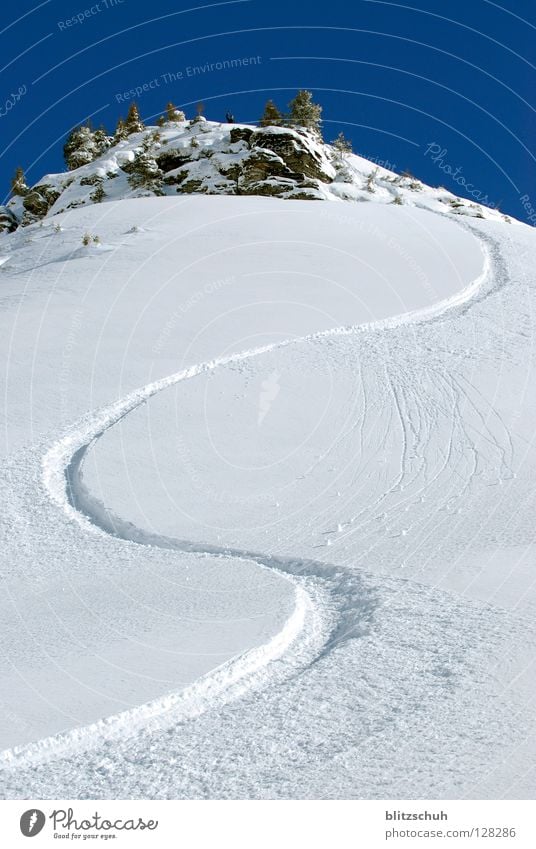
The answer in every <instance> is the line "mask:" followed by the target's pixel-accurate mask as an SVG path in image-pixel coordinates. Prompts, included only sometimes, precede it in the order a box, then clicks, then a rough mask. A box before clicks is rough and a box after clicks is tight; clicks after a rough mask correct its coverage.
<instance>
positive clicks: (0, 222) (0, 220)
mask: <svg viewBox="0 0 536 849" xmlns="http://www.w3.org/2000/svg"><path fill="white" fill-rule="evenodd" d="M18 226H19V221H18V219H17V217H16V215H14V213H13V212H11V210H10V209H8V208H7V206H0V233H13V231H14V230H16V229H17V227H18Z"/></svg>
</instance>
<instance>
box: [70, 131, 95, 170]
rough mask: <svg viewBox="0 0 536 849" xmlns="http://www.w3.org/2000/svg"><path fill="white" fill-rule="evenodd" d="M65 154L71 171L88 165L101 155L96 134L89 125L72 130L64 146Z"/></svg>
mask: <svg viewBox="0 0 536 849" xmlns="http://www.w3.org/2000/svg"><path fill="white" fill-rule="evenodd" d="M63 155H64V157H65V162H66V164H67V168H68V169H69V171H73V170H74V169H75V168H80V167H81V166H82V165H88V164H89V163H90V162H93V160H94V159H96V158H97V156H99V147H98V144H97V143H96V141H95V134H94V132H93V130H92V129H91V127H90V126H89V125H85V126H82V127H76V128H75V129H74V130H72V131H71V132H70V133H69V135H68V137H67V141H66V142H65V144H64V146H63Z"/></svg>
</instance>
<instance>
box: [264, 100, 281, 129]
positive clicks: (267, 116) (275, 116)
mask: <svg viewBox="0 0 536 849" xmlns="http://www.w3.org/2000/svg"><path fill="white" fill-rule="evenodd" d="M282 123H283V116H282V115H281V112H280V111H279V109H278V108H277V106H276V105H275V103H274V102H273V100H268V101H267V103H266V105H265V107H264V113H263V116H262V118H261V120H260V121H259V126H261V127H280V126H281V124H282Z"/></svg>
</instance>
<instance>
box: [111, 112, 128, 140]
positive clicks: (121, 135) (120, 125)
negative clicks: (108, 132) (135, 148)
mask: <svg viewBox="0 0 536 849" xmlns="http://www.w3.org/2000/svg"><path fill="white" fill-rule="evenodd" d="M127 136H128V133H127V128H126V127H125V122H124V121H123V119H122V118H119V120H118V122H117V126H116V128H115V133H114V144H117V143H118V142H120V141H124V140H125V139H126V137H127Z"/></svg>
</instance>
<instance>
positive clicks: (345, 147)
mask: <svg viewBox="0 0 536 849" xmlns="http://www.w3.org/2000/svg"><path fill="white" fill-rule="evenodd" d="M333 147H334V148H335V151H336V155H337V158H338V159H339V161H341V160H342V159H343V158H344V154H345V153H352V142H351V141H349V140H348V139H347V138H346V137H345V135H344V133H339V135H338V136H337V138H336V139H335V141H334V142H333Z"/></svg>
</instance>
